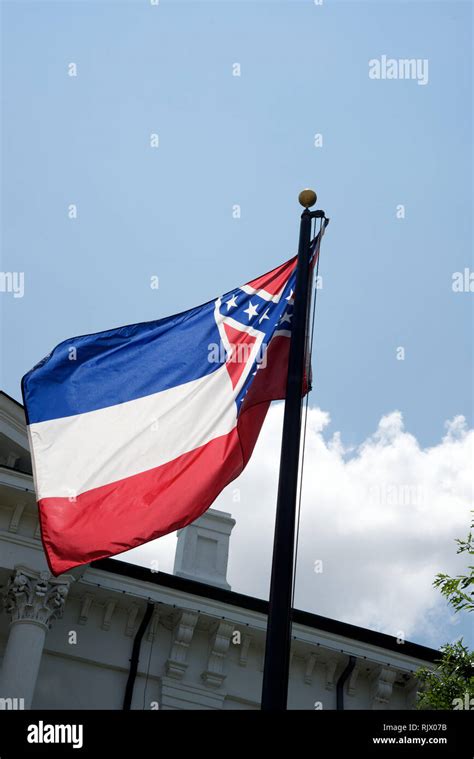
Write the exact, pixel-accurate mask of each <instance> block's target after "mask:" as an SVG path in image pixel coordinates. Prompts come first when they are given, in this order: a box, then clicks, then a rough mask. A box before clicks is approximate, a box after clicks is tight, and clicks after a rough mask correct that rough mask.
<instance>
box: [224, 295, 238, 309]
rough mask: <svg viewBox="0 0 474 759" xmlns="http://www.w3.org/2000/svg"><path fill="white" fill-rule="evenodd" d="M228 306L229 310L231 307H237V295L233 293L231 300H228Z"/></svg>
mask: <svg viewBox="0 0 474 759" xmlns="http://www.w3.org/2000/svg"><path fill="white" fill-rule="evenodd" d="M225 303H226V306H227V311H228V312H229V311H230V309H231V308H235V307H236V306H237V296H236V295H233V296H232V298H231V299H230V300H226V302H225Z"/></svg>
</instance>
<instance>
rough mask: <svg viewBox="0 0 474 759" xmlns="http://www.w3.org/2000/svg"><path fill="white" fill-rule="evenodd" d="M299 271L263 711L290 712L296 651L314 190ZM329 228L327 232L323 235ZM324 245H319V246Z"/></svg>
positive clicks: (304, 220)
mask: <svg viewBox="0 0 474 759" xmlns="http://www.w3.org/2000/svg"><path fill="white" fill-rule="evenodd" d="M298 199H299V202H300V204H301V205H302V206H304V209H305V210H304V211H303V213H302V214H301V225H300V239H299V246H298V265H297V271H296V284H295V292H294V301H295V303H294V309H293V321H292V329H291V338H290V340H291V342H290V355H289V359H288V377H287V384H286V396H285V415H284V419H283V435H282V443H281V455H280V474H279V481H278V499H277V509H276V522H275V537H274V543H273V562H272V577H271V585H270V603H269V610H268V624H267V639H266V646H265V666H264V671H263V688H262V707H261V708H262V710H264V711H278V710H284V709H286V701H287V695H288V670H289V663H290V645H291V595H292V588H293V561H294V543H295V520H296V494H297V487H298V463H299V453H300V434H301V408H302V388H303V378H304V367H305V350H306V326H307V317H308V311H309V307H310V299H311V283H310V243H311V219H313V218H315V217H318V218H323V219H324V224H326V223H327V221H328V220H326V217H325V215H324V212H323V211H310V210H309V208H311V206H313V205H314V204H315V203H316V193H315V192H313V190H303V191H302V192H301V193H300V195H299V198H298ZM323 231H324V227H322V229H321V234H322V233H323ZM319 242H320V240H319V241H318V244H319Z"/></svg>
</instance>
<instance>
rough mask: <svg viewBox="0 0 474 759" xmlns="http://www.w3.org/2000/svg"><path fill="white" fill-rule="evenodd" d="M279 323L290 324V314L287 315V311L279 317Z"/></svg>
mask: <svg viewBox="0 0 474 759" xmlns="http://www.w3.org/2000/svg"><path fill="white" fill-rule="evenodd" d="M280 321H281V323H282V324H283V322H288V324H290V322H291V314H289V313H288V312H287V311H285V313H284V314H283V316H282V317H281V319H280Z"/></svg>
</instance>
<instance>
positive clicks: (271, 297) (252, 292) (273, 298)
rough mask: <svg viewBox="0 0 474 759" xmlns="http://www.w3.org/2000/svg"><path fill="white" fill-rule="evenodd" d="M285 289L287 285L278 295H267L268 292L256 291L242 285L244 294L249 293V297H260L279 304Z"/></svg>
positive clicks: (253, 288)
mask: <svg viewBox="0 0 474 759" xmlns="http://www.w3.org/2000/svg"><path fill="white" fill-rule="evenodd" d="M285 284H286V283H285ZM284 287H285V285H283V286H282V288H281V290H280V292H279V294H278V295H272V294H271V293H267V291H266V290H256V289H255V287H251V286H250V285H242V287H241V288H240V289H241V290H243V291H244V293H247V295H258V297H259V298H261V299H262V300H267V301H271V302H272V303H279V301H280V298H281V294H282V292H283V289H284Z"/></svg>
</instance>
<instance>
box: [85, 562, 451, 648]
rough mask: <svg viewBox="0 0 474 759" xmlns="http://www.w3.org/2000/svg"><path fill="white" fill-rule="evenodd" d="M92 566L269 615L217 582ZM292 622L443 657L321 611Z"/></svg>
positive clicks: (259, 602) (261, 604) (296, 614)
mask: <svg viewBox="0 0 474 759" xmlns="http://www.w3.org/2000/svg"><path fill="white" fill-rule="evenodd" d="M91 567H93V568H95V569H100V570H103V571H104V572H110V573H112V574H116V575H122V576H125V577H132V578H134V579H136V580H141V581H143V582H151V583H153V584H154V585H161V586H162V587H165V588H172V589H173V590H180V591H183V592H185V593H190V594H191V595H194V596H200V597H203V598H211V599H213V600H214V601H220V602H222V603H226V604H229V605H230V606H240V607H241V608H244V609H249V610H250V611H256V612H259V613H260V614H264V615H265V616H267V615H268V601H265V600H263V599H262V598H255V597H254V596H247V595H244V594H243V593H236V592H234V591H232V590H225V589H224V588H219V587H217V586H215V585H207V584H206V583H203V582H198V581H197V580H188V579H187V578H185V577H178V576H177V575H170V574H167V573H166V572H150V570H149V569H147V568H146V567H141V566H138V565H137V564H129V563H128V562H125V561H118V560H117V559H99V560H97V561H93V562H92V563H91ZM293 621H294V622H296V623H297V624H300V625H305V626H306V627H312V628H314V629H317V630H322V631H324V632H329V633H333V634H335V635H341V636H343V637H346V638H353V639H354V640H357V641H361V642H363V643H368V644H370V645H373V646H378V647H379V648H385V649H387V650H389V651H396V652H397V653H398V654H399V653H404V654H405V655H406V656H411V657H413V658H415V659H422V660H423V661H427V662H434V661H436V660H438V659H439V656H440V652H439V651H437V650H436V649H434V648H428V646H422V645H420V644H418V643H411V642H409V641H405V642H404V644H403V647H401V646H400V643H397V639H396V638H395V637H393V636H392V635H387V634H386V633H381V632H377V631H376V630H368V629H367V628H365V627H358V626H357V625H351V624H349V623H348V622H340V621H339V620H337V619H331V618H330V617H322V616H320V615H319V614H312V613H311V612H308V611H301V610H300V609H294V610H293Z"/></svg>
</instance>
